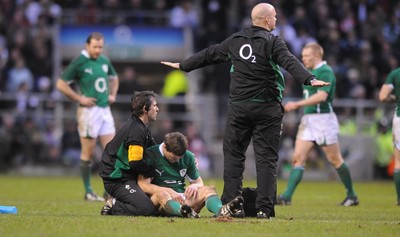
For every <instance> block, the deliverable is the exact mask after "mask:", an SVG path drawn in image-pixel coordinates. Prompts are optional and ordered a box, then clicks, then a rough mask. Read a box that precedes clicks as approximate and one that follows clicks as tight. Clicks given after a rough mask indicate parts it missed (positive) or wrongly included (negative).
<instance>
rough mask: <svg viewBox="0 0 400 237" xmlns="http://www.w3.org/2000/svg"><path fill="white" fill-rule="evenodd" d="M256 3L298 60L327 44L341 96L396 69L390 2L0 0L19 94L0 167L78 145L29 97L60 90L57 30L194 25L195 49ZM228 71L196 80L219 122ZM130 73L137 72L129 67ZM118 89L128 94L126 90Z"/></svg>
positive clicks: (10, 76)
mask: <svg viewBox="0 0 400 237" xmlns="http://www.w3.org/2000/svg"><path fill="white" fill-rule="evenodd" d="M259 2H269V3H272V4H273V5H274V6H275V8H276V11H277V18H278V21H277V29H276V30H275V31H274V33H275V34H279V35H281V36H282V37H283V38H284V39H285V41H286V42H287V45H288V46H289V48H290V50H291V51H292V52H293V53H294V54H295V55H296V56H297V57H299V58H300V52H301V48H302V46H303V45H304V44H305V43H308V42H310V41H318V42H319V43H320V44H321V45H322V46H323V47H324V50H325V57H324V58H325V60H327V61H328V64H330V65H331V66H332V67H333V69H334V71H335V73H336V77H337V95H336V97H337V98H353V99H376V96H377V93H378V90H379V88H380V86H381V85H382V83H383V82H384V80H385V78H386V76H387V74H388V73H389V72H390V71H391V70H393V69H394V68H396V67H398V66H399V62H400V2H399V1H394V0H314V1H307V0H294V1H292V0H281V1H278V0H275V1H274V0H272V1H257V0H175V1H172V0H171V1H170V0H126V1H125V0H0V92H9V93H13V94H14V95H15V96H16V97H15V98H16V101H17V103H11V104H12V105H6V104H5V102H4V101H2V105H1V106H0V109H3V110H4V109H9V107H8V106H12V107H13V109H14V110H15V111H14V113H12V114H11V115H10V114H4V113H3V114H1V117H0V136H1V139H0V140H1V143H2V144H3V143H4V144H8V147H9V149H8V150H7V149H4V150H3V151H2V152H1V154H0V167H6V166H5V165H1V163H5V159H7V160H8V161H7V162H9V161H10V160H12V161H13V162H16V163H24V162H28V163H38V162H39V163H40V162H43V163H47V162H51V161H53V160H54V161H55V162H58V161H57V160H59V157H61V156H62V154H64V155H65V153H66V148H65V147H68V146H72V145H71V144H70V145H66V144H63V142H62V140H63V139H62V137H63V134H68V131H69V130H68V128H69V129H70V130H71V132H73V129H72V128H73V127H74V124H73V123H72V122H70V121H68V122H67V123H66V125H65V126H64V127H65V128H64V130H65V131H63V133H61V134H60V133H57V132H56V130H57V129H55V128H54V123H52V121H51V120H50V121H46V122H43V121H35V118H32V117H29V116H27V115H29V111H30V110H32V109H35V105H36V103H35V100H32V99H30V100H28V99H26V98H27V94H29V93H32V92H35V93H41V94H44V95H47V94H52V93H54V87H53V82H54V81H55V79H57V77H58V75H57V74H58V73H59V72H55V71H54V68H55V67H54V60H53V57H54V52H55V50H54V48H53V47H54V45H55V43H56V42H53V35H52V34H53V32H54V31H53V30H52V28H53V27H54V26H58V25H60V24H111V25H116V24H129V25H149V26H170V27H190V28H191V29H192V31H193V36H194V37H193V39H194V46H195V50H196V51H197V50H200V49H202V48H204V47H206V46H208V45H211V44H215V43H218V42H220V41H221V40H223V39H224V38H226V37H227V36H228V35H230V34H231V33H233V32H234V31H236V30H238V29H240V28H242V27H244V26H248V25H250V24H251V21H250V18H249V16H250V11H251V9H252V7H253V6H254V5H255V4H257V3H259ZM155 63H157V62H155ZM228 68H229V65H228V64H223V65H220V66H211V67H208V68H206V69H205V70H203V71H202V72H203V74H202V76H201V78H200V81H201V83H200V93H209V92H211V93H214V94H215V95H216V97H217V107H218V110H217V111H219V114H218V118H219V119H220V121H218V126H217V127H218V128H223V122H224V114H225V113H226V111H225V109H226V106H225V105H226V101H227V93H228V84H229V72H228ZM132 70H133V71H132ZM124 73H127V74H129V73H130V74H132V73H133V74H135V71H134V68H133V69H132V68H131V69H130V71H126V72H124ZM120 74H121V75H122V72H120ZM286 77H287V80H286V83H287V84H286V86H287V88H286V91H285V96H286V97H300V96H301V93H302V91H301V88H300V87H299V86H298V85H296V83H294V82H293V80H291V78H290V77H291V76H290V75H289V74H287V75H286ZM120 93H127V92H126V91H123V88H121V92H120ZM0 96H2V94H0ZM3 102H4V103H3ZM47 106H48V107H49V108H51V106H52V104H51V103H49V104H48V105H47ZM14 107H15V108H14ZM50 111H51V110H50ZM71 124H72V125H71ZM218 132H219V133H221V132H222V131H218ZM25 133H29V134H28V135H26V134H25ZM24 134H25V135H24ZM74 136H76V134H75V135H74ZM6 137H7V139H6ZM5 140H6V141H5ZM72 143H73V142H72ZM63 146H64V148H63ZM75 146H77V145H76V144H75ZM2 147H3V145H2ZM4 147H6V146H4ZM75 148H77V149H79V146H78V147H75ZM7 151H8V153H7ZM41 154H46V155H41ZM68 154H74V152H69V153H68ZM5 157H6V158H5ZM15 157H17V158H15ZM71 163H73V162H71Z"/></svg>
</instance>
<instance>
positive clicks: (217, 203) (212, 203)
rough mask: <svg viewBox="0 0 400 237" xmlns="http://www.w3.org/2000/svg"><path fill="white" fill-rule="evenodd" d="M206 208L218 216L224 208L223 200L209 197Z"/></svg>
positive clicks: (215, 196) (214, 196) (212, 196)
mask: <svg viewBox="0 0 400 237" xmlns="http://www.w3.org/2000/svg"><path fill="white" fill-rule="evenodd" d="M206 207H207V209H208V210H209V211H210V212H212V213H214V214H215V215H217V214H218V212H219V210H220V209H221V207H222V202H221V199H220V198H219V197H218V196H217V195H211V196H209V197H208V198H207V199H206Z"/></svg>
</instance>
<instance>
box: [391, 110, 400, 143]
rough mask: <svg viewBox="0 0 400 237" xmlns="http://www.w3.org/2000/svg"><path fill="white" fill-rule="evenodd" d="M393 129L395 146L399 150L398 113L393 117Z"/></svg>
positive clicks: (399, 124) (399, 127)
mask: <svg viewBox="0 0 400 237" xmlns="http://www.w3.org/2000/svg"><path fill="white" fill-rule="evenodd" d="M392 130H393V131H392V133H393V143H394V146H395V147H396V149H397V150H400V117H397V116H396V113H395V114H394V117H393V124H392Z"/></svg>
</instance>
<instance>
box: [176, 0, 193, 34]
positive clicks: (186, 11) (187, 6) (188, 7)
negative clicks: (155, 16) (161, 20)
mask: <svg viewBox="0 0 400 237" xmlns="http://www.w3.org/2000/svg"><path fill="white" fill-rule="evenodd" d="M197 14H198V13H197V11H196V10H195V9H194V8H193V3H192V1H191V0H181V1H180V4H178V5H177V6H175V7H174V8H173V9H172V10H171V17H170V25H171V26H173V27H177V28H184V27H190V28H192V29H196V28H197V27H198V26H199V18H198V15H197Z"/></svg>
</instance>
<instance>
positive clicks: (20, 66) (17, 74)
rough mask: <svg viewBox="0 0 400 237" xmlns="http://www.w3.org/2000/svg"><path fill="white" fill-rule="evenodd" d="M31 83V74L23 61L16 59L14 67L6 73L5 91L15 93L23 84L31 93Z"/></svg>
mask: <svg viewBox="0 0 400 237" xmlns="http://www.w3.org/2000/svg"><path fill="white" fill-rule="evenodd" d="M33 83H34V81H33V75H32V72H31V70H29V68H27V67H26V65H25V61H24V59H22V58H19V59H17V61H16V62H15V66H14V67H13V68H11V69H10V71H9V72H8V79H7V87H6V88H7V91H8V92H17V91H18V90H19V88H20V86H21V85H22V84H25V86H26V87H27V90H28V91H32V89H33Z"/></svg>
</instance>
